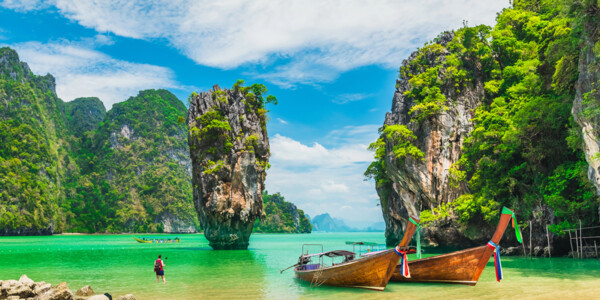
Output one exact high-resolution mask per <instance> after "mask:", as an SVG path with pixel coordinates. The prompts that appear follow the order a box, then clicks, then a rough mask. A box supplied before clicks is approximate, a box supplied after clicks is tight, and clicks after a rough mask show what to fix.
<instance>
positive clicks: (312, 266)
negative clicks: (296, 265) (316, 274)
mask: <svg viewBox="0 0 600 300" xmlns="http://www.w3.org/2000/svg"><path fill="white" fill-rule="evenodd" d="M318 268H319V264H312V265H305V266H304V268H303V270H316V269H318Z"/></svg>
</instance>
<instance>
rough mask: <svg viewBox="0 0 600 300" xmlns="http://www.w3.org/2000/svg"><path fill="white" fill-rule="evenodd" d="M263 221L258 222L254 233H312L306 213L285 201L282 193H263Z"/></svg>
mask: <svg viewBox="0 0 600 300" xmlns="http://www.w3.org/2000/svg"><path fill="white" fill-rule="evenodd" d="M263 211H264V212H265V215H266V216H265V218H264V220H263V221H260V220H256V223H255V224H254V232H262V233H310V232H311V231H312V225H311V223H310V219H309V218H308V216H307V215H305V214H304V211H302V210H301V209H298V208H297V207H296V205H294V204H293V203H290V202H287V201H285V198H284V197H283V196H282V195H281V194H280V193H275V194H273V195H269V193H268V192H267V191H265V192H263Z"/></svg>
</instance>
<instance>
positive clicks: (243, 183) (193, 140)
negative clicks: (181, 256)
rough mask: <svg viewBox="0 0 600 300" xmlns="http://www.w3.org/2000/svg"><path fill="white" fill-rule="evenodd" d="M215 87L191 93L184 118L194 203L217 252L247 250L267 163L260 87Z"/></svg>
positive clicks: (259, 207) (259, 213)
mask: <svg viewBox="0 0 600 300" xmlns="http://www.w3.org/2000/svg"><path fill="white" fill-rule="evenodd" d="M242 84H243V82H242V81H238V83H236V84H235V85H234V87H233V89H231V90H227V89H221V88H219V86H217V85H215V86H214V87H213V89H212V90H210V91H208V92H202V93H200V94H196V93H193V94H192V95H191V96H190V107H189V112H188V117H187V125H188V128H189V139H188V140H189V145H190V156H191V159H192V184H193V190H194V205H195V206H196V210H197V212H198V216H199V219H200V223H201V226H202V228H203V229H204V235H205V236H206V238H207V239H208V240H209V242H210V246H211V247H213V249H215V250H220V249H247V248H248V240H249V238H250V234H251V232H252V227H253V226H254V221H255V220H256V218H257V217H261V218H262V214H263V202H262V191H263V190H264V181H265V177H266V169H267V168H268V166H269V163H268V161H269V155H270V151H269V138H268V137H267V129H266V112H267V111H266V109H265V108H264V106H265V104H266V102H275V101H276V99H275V98H274V97H272V96H269V97H267V100H265V99H264V98H263V94H264V93H266V88H265V87H264V86H263V85H258V84H255V85H252V86H250V87H243V86H242Z"/></svg>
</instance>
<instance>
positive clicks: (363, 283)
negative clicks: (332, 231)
mask: <svg viewBox="0 0 600 300" xmlns="http://www.w3.org/2000/svg"><path fill="white" fill-rule="evenodd" d="M399 260H400V255H398V254H396V252H394V250H393V249H390V250H387V251H383V252H382V253H380V254H376V255H372V256H367V257H363V258H360V259H357V260H354V261H351V262H349V263H344V264H339V265H335V266H331V267H327V268H322V269H316V270H299V269H298V268H296V269H294V272H295V273H296V277H298V278H299V279H302V280H304V281H307V282H310V283H311V285H313V286H318V285H322V284H324V285H332V286H343V287H354V288H364V289H370V290H378V291H383V290H384V289H385V286H386V285H387V283H388V281H389V280H390V277H391V276H392V272H393V271H394V269H395V268H396V265H397V264H398V261H399Z"/></svg>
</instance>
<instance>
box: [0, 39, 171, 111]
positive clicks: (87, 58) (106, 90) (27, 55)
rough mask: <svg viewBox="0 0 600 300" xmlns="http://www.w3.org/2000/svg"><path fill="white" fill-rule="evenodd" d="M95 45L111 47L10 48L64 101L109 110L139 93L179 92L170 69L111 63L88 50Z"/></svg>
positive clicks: (86, 43) (29, 44)
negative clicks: (87, 101)
mask: <svg viewBox="0 0 600 300" xmlns="http://www.w3.org/2000/svg"><path fill="white" fill-rule="evenodd" d="M94 43H110V39H107V38H106V37H104V36H98V37H96V39H94V40H90V41H83V42H81V43H73V42H66V41H63V42H55V43H49V44H42V43H38V42H27V43H21V44H14V45H10V46H11V47H13V48H15V49H16V50H17V52H18V53H19V56H20V58H21V60H22V61H25V62H27V63H28V64H29V67H30V68H31V70H32V71H33V72H34V73H36V74H46V73H50V74H52V75H54V77H55V78H56V92H57V94H58V96H59V97H60V98H61V99H63V100H64V101H71V100H73V99H75V98H77V97H89V96H96V97H98V98H100V100H102V102H104V105H105V106H106V108H107V109H110V108H111V107H112V105H113V104H114V103H116V102H120V101H124V100H126V99H127V98H128V97H130V96H135V95H136V94H137V92H138V91H139V90H143V89H149V88H178V85H177V83H176V82H175V81H174V79H173V78H174V74H173V72H172V71H171V70H170V69H168V68H165V67H160V66H155V65H148V64H138V63H131V62H127V61H123V60H118V59H114V58H112V57H110V56H108V55H106V54H104V53H101V52H99V51H96V50H94V49H92V48H90V47H89V46H90V44H94Z"/></svg>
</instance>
